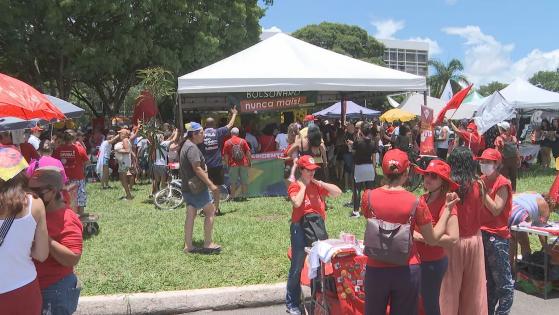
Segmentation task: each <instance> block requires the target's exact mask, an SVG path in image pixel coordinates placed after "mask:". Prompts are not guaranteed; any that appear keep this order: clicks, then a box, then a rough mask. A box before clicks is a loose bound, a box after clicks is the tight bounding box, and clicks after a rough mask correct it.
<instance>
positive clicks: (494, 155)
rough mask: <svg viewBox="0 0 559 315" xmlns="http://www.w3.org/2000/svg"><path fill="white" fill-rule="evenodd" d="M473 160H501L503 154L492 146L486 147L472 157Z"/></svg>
mask: <svg viewBox="0 0 559 315" xmlns="http://www.w3.org/2000/svg"><path fill="white" fill-rule="evenodd" d="M474 160H476V161H479V160H488V161H495V162H501V161H502V160H503V156H502V155H501V152H499V151H498V150H496V149H493V148H487V149H485V150H484V151H483V152H482V153H481V156H478V157H474Z"/></svg>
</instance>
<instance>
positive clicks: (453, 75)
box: [427, 59, 469, 97]
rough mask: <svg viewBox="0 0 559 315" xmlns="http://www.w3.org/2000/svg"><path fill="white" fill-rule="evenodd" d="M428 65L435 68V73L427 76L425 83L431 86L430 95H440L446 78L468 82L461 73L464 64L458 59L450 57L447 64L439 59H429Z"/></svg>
mask: <svg viewBox="0 0 559 315" xmlns="http://www.w3.org/2000/svg"><path fill="white" fill-rule="evenodd" d="M429 65H430V66H431V67H433V68H434V69H435V73H434V74H433V75H431V76H429V78H428V79H427V83H428V84H429V86H430V87H431V95H433V96H435V97H440V96H441V94H442V93H443V89H444V86H445V85H446V82H448V80H452V81H455V82H457V83H458V84H469V82H468V79H467V78H466V76H464V75H463V74H462V71H463V70H464V66H463V65H462V63H461V62H460V60H458V59H452V60H451V61H450V62H449V63H448V65H445V64H444V63H442V62H441V61H440V60H435V59H430V60H429ZM452 81H451V82H452Z"/></svg>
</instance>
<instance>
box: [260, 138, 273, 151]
mask: <svg viewBox="0 0 559 315" xmlns="http://www.w3.org/2000/svg"><path fill="white" fill-rule="evenodd" d="M258 143H260V153H264V152H273V151H275V150H276V139H275V138H274V136H267V135H261V136H260V137H258Z"/></svg>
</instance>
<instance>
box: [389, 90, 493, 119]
mask: <svg viewBox="0 0 559 315" xmlns="http://www.w3.org/2000/svg"><path fill="white" fill-rule="evenodd" d="M483 100H484V98H483V97H482V96H481V95H479V94H478V93H477V92H475V91H474V92H472V94H470V95H468V97H467V98H466V99H465V100H464V102H463V103H462V105H460V107H459V108H458V110H454V109H451V110H449V111H447V112H446V115H445V117H447V118H450V117H452V119H464V118H467V119H468V118H472V117H474V112H475V111H476V110H477V108H478V107H479V105H481V104H482V103H483ZM424 103H425V102H424V99H423V94H421V93H412V94H411V95H410V96H409V97H408V98H407V99H406V100H404V102H402V104H401V105H400V107H399V108H400V109H403V110H405V111H407V112H410V113H413V114H415V115H418V116H419V115H421V105H423V104H424ZM445 105H446V102H445V101H443V100H441V99H438V98H435V97H431V96H427V106H428V107H430V108H432V109H433V115H434V117H437V115H438V114H439V112H440V111H441V110H442V109H443V108H444V107H445ZM455 111H456V114H455V113H454V112H455Z"/></svg>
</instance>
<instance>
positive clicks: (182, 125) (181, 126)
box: [176, 93, 184, 135]
mask: <svg viewBox="0 0 559 315" xmlns="http://www.w3.org/2000/svg"><path fill="white" fill-rule="evenodd" d="M176 104H177V107H178V111H179V113H178V114H179V117H178V120H179V126H178V128H179V131H180V134H181V135H183V134H184V120H183V117H182V104H181V95H180V94H179V93H177V102H176Z"/></svg>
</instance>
